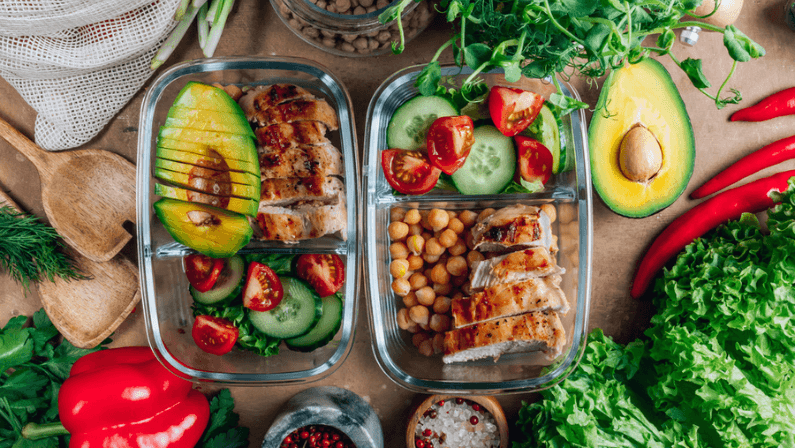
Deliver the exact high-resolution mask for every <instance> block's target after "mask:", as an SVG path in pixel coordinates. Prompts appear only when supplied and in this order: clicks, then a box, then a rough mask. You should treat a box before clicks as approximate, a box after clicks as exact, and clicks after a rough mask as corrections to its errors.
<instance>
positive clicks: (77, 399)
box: [26, 347, 210, 448]
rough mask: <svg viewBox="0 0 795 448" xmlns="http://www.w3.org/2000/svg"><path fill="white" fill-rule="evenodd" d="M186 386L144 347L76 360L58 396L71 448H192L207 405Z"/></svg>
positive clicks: (206, 414)
mask: <svg viewBox="0 0 795 448" xmlns="http://www.w3.org/2000/svg"><path fill="white" fill-rule="evenodd" d="M191 386H192V385H191V383H190V382H189V381H187V380H184V379H182V378H179V377H177V376H176V375H174V374H172V373H171V372H169V371H168V370H166V369H165V368H164V367H163V366H162V365H161V364H160V362H159V361H158V360H157V359H155V356H154V354H153V353H152V351H151V350H150V349H149V347H124V348H116V349H110V350H100V351H98V352H93V353H90V354H88V355H86V356H84V357H82V358H80V359H78V360H77V362H75V364H74V365H73V366H72V370H71V371H70V373H69V378H67V379H66V381H65V382H64V383H63V385H62V386H61V389H60V391H59V393H58V413H59V414H60V418H61V424H62V425H63V426H62V428H63V429H65V431H68V432H69V433H70V434H71V439H70V442H69V446H70V448H105V447H111V448H193V447H194V446H195V445H196V443H197V442H198V441H199V439H201V436H202V433H203V432H204V429H205V428H206V427H207V422H208V420H209V418H210V405H209V403H208V402H207V398H206V397H205V396H204V395H203V394H201V393H200V392H198V391H195V390H193V389H192V388H191ZM46 426H47V425H39V429H35V430H33V432H35V431H42V432H43V431H45V430H47V428H44V427H46ZM52 431H53V430H52V429H51V428H50V429H49V432H50V433H49V434H46V435H53V434H52ZM29 435H30V434H29ZM26 437H28V435H26ZM31 438H34V439H35V438H37V437H35V435H34V436H33V437H31Z"/></svg>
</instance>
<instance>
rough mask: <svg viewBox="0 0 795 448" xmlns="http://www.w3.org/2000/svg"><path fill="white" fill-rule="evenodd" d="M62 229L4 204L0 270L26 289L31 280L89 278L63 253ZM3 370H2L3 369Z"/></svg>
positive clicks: (0, 214)
mask: <svg viewBox="0 0 795 448" xmlns="http://www.w3.org/2000/svg"><path fill="white" fill-rule="evenodd" d="M63 249H64V243H63V241H62V240H61V237H60V235H58V232H56V231H55V229H53V228H52V227H50V226H48V225H47V224H45V223H43V222H41V221H40V220H39V219H38V218H36V217H35V216H33V215H29V214H26V213H22V212H18V211H16V210H14V209H13V208H11V207H9V206H3V207H0V269H3V270H5V271H8V273H9V274H10V275H11V278H13V279H14V280H15V281H17V282H19V283H20V284H22V286H23V287H24V288H25V290H29V289H30V283H31V282H40V281H42V280H44V279H47V280H49V281H51V282H52V281H55V279H56V278H61V279H63V280H72V279H85V278H87V277H86V276H85V275H83V274H81V273H80V272H79V271H78V270H77V269H76V268H75V266H74V262H73V261H72V260H71V259H70V258H69V257H68V256H67V255H66V254H65V253H64V252H63ZM0 371H2V370H1V369H0Z"/></svg>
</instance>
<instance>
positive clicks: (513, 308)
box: [450, 275, 569, 328]
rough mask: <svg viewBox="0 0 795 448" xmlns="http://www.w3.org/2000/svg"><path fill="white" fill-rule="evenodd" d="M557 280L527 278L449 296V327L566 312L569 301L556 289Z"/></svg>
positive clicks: (552, 276)
mask: <svg viewBox="0 0 795 448" xmlns="http://www.w3.org/2000/svg"><path fill="white" fill-rule="evenodd" d="M561 280H562V278H561V276H559V275H550V276H547V277H542V278H531V279H527V280H525V281H522V282H517V283H509V284H501V285H496V286H492V287H489V288H486V289H484V290H483V291H482V292H477V293H475V294H472V295H471V296H469V297H462V298H459V299H453V301H452V303H451V306H450V309H451V311H452V314H453V328H461V327H464V326H467V325H472V324H475V323H479V322H483V321H487V320H491V319H496V318H500V317H509V316H516V315H519V314H523V313H527V312H530V311H546V310H552V311H557V312H559V313H560V314H561V315H566V313H568V311H569V303H568V301H567V300H566V295H565V294H564V293H563V290H562V289H561V288H560V282H561Z"/></svg>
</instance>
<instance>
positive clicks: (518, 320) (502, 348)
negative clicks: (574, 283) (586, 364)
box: [442, 311, 566, 364]
mask: <svg viewBox="0 0 795 448" xmlns="http://www.w3.org/2000/svg"><path fill="white" fill-rule="evenodd" d="M565 344H566V331H565V329H564V328H563V323H562V322H561V321H560V317H559V316H558V313H556V312H555V311H536V312H531V313H526V314H522V315H519V316H513V317H505V318H501V319H494V320H490V321H486V322H483V323H479V324H474V325H469V326H467V327H463V328H459V329H456V330H451V331H448V332H446V333H445V334H444V356H443V357H442V361H444V363H445V364H449V363H452V362H463V361H469V360H473V359H482V358H487V357H490V356H491V357H493V358H494V361H497V359H499V357H500V356H501V355H502V354H504V353H518V352H533V351H539V350H540V351H543V352H544V353H546V355H547V356H549V357H550V358H556V357H557V356H559V355H560V353H561V352H562V351H563V346H564V345H565Z"/></svg>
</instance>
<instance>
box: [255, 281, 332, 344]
mask: <svg viewBox="0 0 795 448" xmlns="http://www.w3.org/2000/svg"><path fill="white" fill-rule="evenodd" d="M279 279H280V280H281V282H282V287H283V288H284V297H282V301H281V302H279V304H278V305H276V307H275V308H273V309H272V310H270V311H253V310H248V318H249V320H251V323H252V324H253V325H254V326H255V327H256V328H257V330H259V331H261V332H263V333H265V334H266V335H267V336H270V337H273V338H277V339H289V338H294V337H297V336H301V335H304V334H306V333H308V332H309V331H310V330H311V329H312V328H314V326H315V324H316V323H317V321H318V320H320V317H321V315H322V313H323V301H322V300H321V299H320V296H318V295H317V293H316V292H315V290H314V288H312V287H311V286H309V284H308V283H306V282H304V281H303V280H299V279H297V278H293V277H279Z"/></svg>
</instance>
